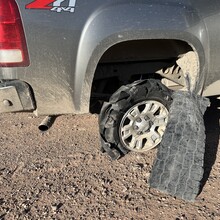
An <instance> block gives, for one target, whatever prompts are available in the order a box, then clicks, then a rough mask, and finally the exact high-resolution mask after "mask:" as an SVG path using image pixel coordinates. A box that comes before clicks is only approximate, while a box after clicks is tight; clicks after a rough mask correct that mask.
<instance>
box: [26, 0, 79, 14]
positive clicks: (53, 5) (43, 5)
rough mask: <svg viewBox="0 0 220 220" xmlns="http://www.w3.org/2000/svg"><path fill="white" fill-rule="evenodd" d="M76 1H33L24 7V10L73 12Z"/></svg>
mask: <svg viewBox="0 0 220 220" xmlns="http://www.w3.org/2000/svg"><path fill="white" fill-rule="evenodd" d="M75 6H76V0H34V1H33V2H31V3H29V4H27V5H26V7H25V8H26V9H45V10H51V11H55V12H62V11H64V12H72V13H73V12H74V11H75Z"/></svg>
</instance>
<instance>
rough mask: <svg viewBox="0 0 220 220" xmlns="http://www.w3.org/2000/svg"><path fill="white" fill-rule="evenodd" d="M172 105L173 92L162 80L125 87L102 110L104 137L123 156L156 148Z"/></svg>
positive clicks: (135, 83)
mask: <svg viewBox="0 0 220 220" xmlns="http://www.w3.org/2000/svg"><path fill="white" fill-rule="evenodd" d="M170 104H171V91H170V90H169V89H168V88H166V87H165V86H164V85H163V84H162V83H161V82H160V81H159V80H153V79H149V80H140V81H136V82H134V83H132V84H129V85H125V86H122V87H121V88H119V89H118V90H117V91H116V92H115V93H114V94H113V95H112V96H111V98H110V100H109V102H107V103H104V105H103V107H102V109H101V113H100V116H99V129H100V135H101V138H102V140H103V141H104V142H105V143H107V144H108V145H109V146H110V148H111V149H112V150H116V151H118V152H119V153H120V155H124V154H126V153H127V152H129V151H136V152H144V151H147V150H150V149H152V148H154V147H156V146H157V145H158V144H159V143H160V142H161V140H162V136H163V133H164V131H165V127H166V124H167V121H168V114H169V112H168V111H169V107H170ZM107 153H108V152H107Z"/></svg>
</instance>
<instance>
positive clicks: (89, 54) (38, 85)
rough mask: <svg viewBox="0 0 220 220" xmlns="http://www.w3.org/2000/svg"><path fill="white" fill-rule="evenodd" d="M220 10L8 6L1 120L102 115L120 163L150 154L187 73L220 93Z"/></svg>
mask: <svg viewBox="0 0 220 220" xmlns="http://www.w3.org/2000/svg"><path fill="white" fill-rule="evenodd" d="M219 12H220V1H219V0H212V1H207V0H114V1H113V0H105V1H103V0H94V1H91V0H90V1H88V0H0V112H1V113H3V112H22V111H26V112H34V113H35V114H36V115H39V116H40V115H46V116H48V115H49V116H51V115H52V116H55V115H63V114H83V113H88V112H91V113H100V112H101V113H100V117H99V124H100V134H101V137H102V138H101V139H102V140H103V141H104V142H105V144H103V145H105V146H106V148H105V149H104V150H105V151H107V152H108V153H109V154H110V155H111V156H112V158H114V155H112V154H111V153H112V152H111V150H112V149H113V148H117V149H118V150H119V151H120V153H121V154H126V153H127V152H128V151H137V152H143V151H147V150H149V149H151V148H153V147H155V146H157V145H158V144H159V143H160V142H161V140H162V136H163V133H164V130H165V127H166V123H167V120H168V115H169V106H170V103H171V101H172V100H171V95H170V93H171V91H172V90H186V83H185V81H184V74H185V73H189V77H190V80H191V83H192V86H193V88H194V90H195V91H196V93H197V94H202V95H203V96H211V95H217V94H220V89H219V88H220V74H219V71H220V62H219V58H218V56H219V54H220V53H219V51H220V38H219V36H220V31H219V21H220V13H219ZM103 103H104V104H103ZM106 144H107V145H109V146H107V145H106ZM112 146H113V147H112ZM114 146H116V147H114Z"/></svg>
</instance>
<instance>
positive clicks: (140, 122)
mask: <svg viewBox="0 0 220 220" xmlns="http://www.w3.org/2000/svg"><path fill="white" fill-rule="evenodd" d="M151 125H152V122H151V120H150V118H148V117H147V116H140V117H138V118H137V119H136V120H135V121H134V124H133V128H134V130H136V131H137V132H138V133H140V132H142V133H144V132H146V131H147V130H149V128H150V127H151Z"/></svg>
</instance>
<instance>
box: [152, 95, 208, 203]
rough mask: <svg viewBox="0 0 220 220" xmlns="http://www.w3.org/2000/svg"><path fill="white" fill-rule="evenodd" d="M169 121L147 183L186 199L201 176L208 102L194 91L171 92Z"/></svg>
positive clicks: (191, 196)
mask: <svg viewBox="0 0 220 220" xmlns="http://www.w3.org/2000/svg"><path fill="white" fill-rule="evenodd" d="M172 97H173V102H172V104H171V108H170V114H169V121H168V124H167V127H166V130H165V133H164V136H163V139H162V141H161V144H160V146H159V147H158V152H157V158H156V159H155V161H154V165H153V168H152V172H151V176H150V179H149V184H150V187H152V188H155V189H157V190H159V191H161V192H165V193H168V194H170V195H172V196H175V197H178V198H181V199H183V200H186V201H194V200H195V198H196V196H197V195H198V193H199V190H200V184H201V183H200V182H201V180H202V178H203V173H204V170H203V163H204V153H205V127H204V119H203V115H204V113H205V110H206V108H207V106H208V105H209V104H210V102H209V100H208V99H207V98H203V97H201V96H198V95H195V94H194V93H193V92H190V91H188V92H182V91H177V92H174V93H173V95H172Z"/></svg>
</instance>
